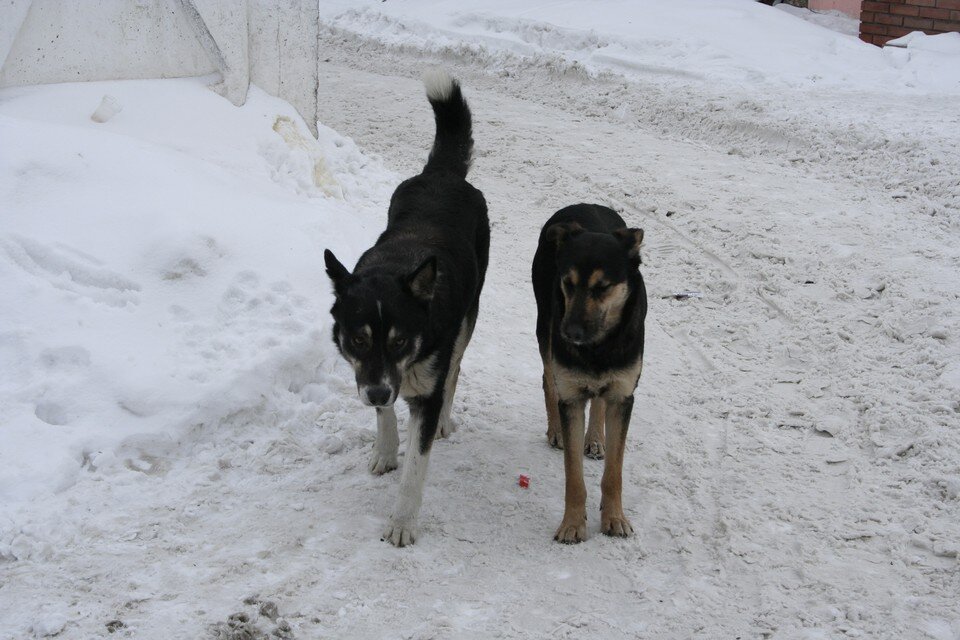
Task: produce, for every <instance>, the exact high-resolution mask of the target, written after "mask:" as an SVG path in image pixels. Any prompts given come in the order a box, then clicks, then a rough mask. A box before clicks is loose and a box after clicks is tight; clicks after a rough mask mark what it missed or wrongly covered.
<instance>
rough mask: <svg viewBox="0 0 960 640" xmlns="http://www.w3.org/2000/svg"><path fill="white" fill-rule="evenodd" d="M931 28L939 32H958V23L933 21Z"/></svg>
mask: <svg viewBox="0 0 960 640" xmlns="http://www.w3.org/2000/svg"><path fill="white" fill-rule="evenodd" d="M933 28H934V29H937V30H939V31H960V22H950V21H947V20H934V22H933Z"/></svg>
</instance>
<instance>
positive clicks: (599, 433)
mask: <svg viewBox="0 0 960 640" xmlns="http://www.w3.org/2000/svg"><path fill="white" fill-rule="evenodd" d="M606 413H607V412H606V403H604V401H603V398H594V399H592V400H591V401H590V421H589V423H587V443H586V445H584V447H583V453H584V454H585V455H586V456H587V457H588V458H593V459H594V460H603V454H604V448H603V422H604V419H605V417H606Z"/></svg>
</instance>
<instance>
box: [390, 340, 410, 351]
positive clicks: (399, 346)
mask: <svg viewBox="0 0 960 640" xmlns="http://www.w3.org/2000/svg"><path fill="white" fill-rule="evenodd" d="M406 345H407V339H406V338H394V339H393V348H394V349H403V348H404V347H405V346H406Z"/></svg>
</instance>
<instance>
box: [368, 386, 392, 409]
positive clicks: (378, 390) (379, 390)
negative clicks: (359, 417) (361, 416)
mask: <svg viewBox="0 0 960 640" xmlns="http://www.w3.org/2000/svg"><path fill="white" fill-rule="evenodd" d="M359 393H360V401H361V402H363V404H365V405H367V406H370V407H389V406H390V405H392V404H393V403H394V401H395V400H396V399H397V396H396V393H394V390H393V389H391V388H390V387H388V386H386V385H370V386H366V387H361V388H360V389H359Z"/></svg>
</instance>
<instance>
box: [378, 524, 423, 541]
mask: <svg viewBox="0 0 960 640" xmlns="http://www.w3.org/2000/svg"><path fill="white" fill-rule="evenodd" d="M381 539H383V540H386V541H387V542H389V543H390V544H392V545H393V546H395V547H406V546H407V545H411V544H413V543H414V542H416V541H417V532H416V523H415V522H410V521H399V520H391V521H390V525H389V526H388V527H387V528H386V529H385V530H384V531H383V536H382V537H381Z"/></svg>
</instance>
